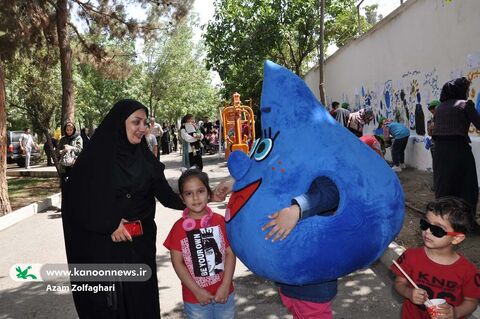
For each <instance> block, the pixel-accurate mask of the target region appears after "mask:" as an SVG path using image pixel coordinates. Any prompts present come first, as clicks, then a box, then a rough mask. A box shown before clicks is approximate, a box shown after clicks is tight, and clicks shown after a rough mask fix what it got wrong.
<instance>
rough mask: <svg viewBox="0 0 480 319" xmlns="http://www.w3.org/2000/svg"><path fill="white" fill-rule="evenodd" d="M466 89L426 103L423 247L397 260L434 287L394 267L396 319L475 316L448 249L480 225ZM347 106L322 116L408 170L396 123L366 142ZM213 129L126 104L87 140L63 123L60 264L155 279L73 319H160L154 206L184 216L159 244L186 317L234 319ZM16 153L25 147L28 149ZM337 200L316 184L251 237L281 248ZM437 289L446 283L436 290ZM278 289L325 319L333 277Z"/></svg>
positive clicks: (119, 291)
mask: <svg viewBox="0 0 480 319" xmlns="http://www.w3.org/2000/svg"><path fill="white" fill-rule="evenodd" d="M469 85H470V82H469V81H468V80H467V79H465V78H460V79H456V80H453V81H449V82H447V83H446V84H445V85H444V86H443V88H442V92H441V96H440V100H439V101H432V102H431V103H429V110H430V111H431V112H432V114H433V115H434V117H433V119H432V120H431V121H429V122H428V123H427V131H428V134H429V135H430V136H431V137H432V143H431V144H430V150H431V152H432V157H433V169H434V189H435V197H436V200H435V201H433V202H431V203H429V204H428V205H427V207H426V213H425V215H424V216H423V218H422V219H421V221H420V225H419V227H420V229H421V231H422V236H423V239H424V246H423V247H421V248H411V249H408V250H407V251H406V252H405V253H404V254H403V255H402V256H401V257H400V258H399V259H398V261H397V262H398V264H399V265H401V266H402V268H403V269H404V270H406V271H407V273H408V274H409V275H410V276H412V277H414V278H415V279H417V280H420V279H419V278H421V277H424V278H427V277H428V278H431V280H427V279H425V280H422V281H421V282H419V283H421V285H419V286H418V287H414V286H412V285H411V283H409V281H408V280H407V278H406V277H405V275H404V274H403V272H401V271H400V270H399V269H398V268H396V266H392V271H393V272H394V274H395V275H396V279H395V284H394V285H395V289H396V290H397V292H398V293H399V294H400V295H401V296H403V297H404V298H405V301H404V303H403V308H402V318H427V312H426V308H425V306H424V304H425V303H426V302H428V301H429V299H434V298H443V299H445V300H446V303H444V304H443V305H440V306H439V307H438V309H437V310H438V312H439V313H441V314H442V318H462V317H464V316H467V315H469V314H471V313H472V312H473V311H474V310H475V309H476V307H477V304H478V298H480V284H478V283H477V277H478V274H477V268H476V266H475V265H473V264H472V263H470V262H469V261H468V260H467V259H466V258H464V257H463V256H462V255H460V254H458V253H457V252H456V250H455V249H454V248H455V247H456V245H458V244H460V243H461V242H463V241H464V240H465V238H466V235H467V233H468V232H469V231H471V230H475V229H476V228H477V224H476V220H475V216H476V204H477V201H478V183H477V175H476V167H475V160H474V158H473V154H472V152H471V147H470V145H469V142H470V140H469V137H468V128H469V126H470V123H473V124H474V126H475V127H477V128H480V115H479V114H478V113H477V111H476V109H475V107H474V105H473V102H471V101H469V100H467V97H468V94H467V93H468V90H469ZM348 107H349V105H348V104H346V103H344V104H343V105H342V106H340V104H339V103H338V102H334V103H333V104H332V110H331V113H330V114H331V115H332V116H333V118H334V119H335V120H336V121H338V122H339V124H340V125H342V126H344V127H345V128H346V129H348V130H349V131H351V132H352V133H353V134H355V135H356V136H357V137H359V138H360V139H361V140H362V141H363V142H364V143H366V144H367V145H369V146H370V147H371V148H372V149H373V150H374V151H375V152H376V153H377V154H378V155H379V156H382V157H383V155H384V153H385V148H387V147H390V146H391V149H392V161H393V166H392V169H393V170H394V171H396V172H401V170H402V169H404V168H405V167H406V165H405V164H406V163H405V149H406V146H407V144H408V140H409V137H410V130H409V129H408V128H407V127H405V125H403V124H402V123H399V122H397V121H394V120H393V119H388V118H384V117H380V118H379V120H378V127H377V130H375V133H374V134H373V135H367V134H364V126H365V125H368V124H369V123H370V122H371V121H372V120H373V119H374V114H373V111H372V110H371V109H360V110H358V111H356V112H352V111H350V110H348ZM218 129H219V128H218V126H217V125H215V124H213V123H211V122H210V121H208V119H206V120H205V121H199V122H195V119H194V116H193V115H192V114H186V115H185V116H184V117H183V118H182V120H181V126H180V128H179V130H178V131H177V129H176V126H175V125H168V124H163V125H160V124H158V123H156V122H155V118H153V117H150V118H149V117H148V109H147V108H146V107H145V106H144V105H143V104H141V103H140V102H138V101H135V100H122V101H119V102H117V103H116V104H115V105H114V106H113V107H112V109H111V111H110V112H109V113H108V115H107V116H106V117H105V118H104V119H103V121H102V122H101V124H100V125H99V126H98V128H97V129H96V130H95V133H94V134H93V135H90V134H89V132H88V130H83V129H82V130H81V133H80V134H79V133H77V130H76V127H75V125H74V124H73V123H71V122H67V123H65V125H64V132H65V135H64V136H62V138H61V139H60V140H59V141H58V143H57V144H56V145H54V148H55V150H53V151H52V150H51V149H49V154H50V155H51V156H53V154H56V156H57V158H58V159H59V160H58V161H59V164H60V165H61V166H62V170H61V174H62V184H61V185H62V195H63V196H62V197H63V198H62V217H63V227H64V236H65V246H66V252H67V259H68V263H69V264H88V263H97V264H100V263H107V264H110V263H115V264H145V265H148V266H149V267H150V269H151V270H152V272H151V274H152V275H151V277H150V278H149V279H148V280H146V281H143V282H126V281H116V282H114V283H113V285H114V286H115V289H114V291H113V292H112V291H104V292H99V293H95V294H93V293H85V292H74V293H73V297H74V301H75V306H76V309H77V312H78V314H79V316H80V318H98V317H101V318H160V305H159V295H158V294H159V293H158V283H157V276H156V269H157V267H156V246H155V245H156V236H157V235H156V225H155V221H154V217H155V200H158V201H160V202H161V203H162V204H163V205H164V206H166V207H170V208H173V209H176V210H179V211H183V213H179V219H178V221H177V222H176V223H175V224H174V225H173V226H172V229H171V231H170V233H169V235H168V236H167V238H166V239H165V240H164V246H165V247H166V248H168V249H169V250H170V253H171V262H172V265H173V267H174V269H175V271H176V273H177V275H178V277H179V279H180V280H181V283H182V292H183V302H184V311H185V314H186V316H187V318H217V317H218V318H234V317H235V297H234V296H235V295H234V286H233V274H234V270H235V260H236V257H235V254H234V252H233V251H232V249H231V248H230V243H229V241H228V237H227V235H226V227H225V221H224V219H223V217H222V216H221V215H218V214H216V213H215V212H213V211H212V209H211V208H210V207H209V206H208V202H210V201H223V200H225V198H226V195H227V194H228V193H229V192H231V191H232V184H233V180H227V181H223V182H221V183H220V185H218V186H217V188H215V189H214V190H212V189H211V188H210V185H209V179H208V175H207V174H206V173H204V172H202V169H203V160H202V154H204V153H205V152H210V151H213V152H215V151H217V150H218V147H219V132H218ZM178 144H180V145H181V146H182V150H183V151H182V154H183V156H182V166H183V170H182V175H181V176H180V178H179V180H178V189H179V193H178V194H177V193H175V192H174V191H173V190H172V188H171V187H170V186H169V184H168V182H167V181H166V178H165V175H164V169H165V166H164V165H163V164H162V163H161V161H160V160H161V159H160V155H161V154H168V153H169V152H172V151H177V149H178ZM22 145H23V146H22V147H24V148H27V147H34V145H32V144H31V143H30V142H29V141H26V142H24V143H23V144H22ZM68 157H71V159H69V158H68ZM339 200H340V198H339V190H338V189H337V188H336V186H335V184H334V183H333V182H332V180H330V179H328V178H325V177H321V178H318V179H317V180H315V181H314V183H312V186H311V187H310V189H309V190H308V191H307V192H306V193H305V194H302V195H300V196H298V197H295V198H292V202H291V206H289V207H285V208H283V209H281V210H280V211H278V212H276V213H274V214H272V215H271V216H270V218H271V220H270V221H269V222H268V223H267V224H266V225H264V226H263V228H262V229H259V231H266V232H267V234H266V240H272V241H273V242H275V241H277V240H283V239H285V238H286V237H287V236H288V235H289V234H290V232H291V231H292V229H294V228H295V226H296V224H297V223H298V222H299V221H300V220H302V219H306V218H310V217H311V216H315V215H318V214H322V215H328V214H333V213H334V212H335V210H336V209H337V207H338V205H339ZM312 207H315V210H313V209H311V208H312ZM131 223H135V224H136V225H141V227H140V230H141V231H140V232H139V233H136V232H135V233H134V232H132V228H130V227H131ZM137 230H138V229H137ZM434 278H436V279H434ZM72 280H73V279H72ZM77 281H78V279H75V282H76V283H81V282H80V281H78V282H77ZM440 282H448V283H450V284H449V286H448V287H440V286H439V285H438V283H440ZM277 285H278V287H279V293H280V297H281V300H282V302H283V304H284V305H285V306H286V307H287V309H288V310H289V311H290V312H291V313H292V314H293V315H294V318H320V319H321V318H325V319H328V318H332V309H331V302H332V300H333V298H334V297H335V296H336V294H337V281H336V280H333V281H329V282H323V283H317V284H315V285H311V286H309V287H307V289H306V287H305V286H302V287H301V288H300V287H299V286H294V285H293V286H292V285H285V284H283V283H277Z"/></svg>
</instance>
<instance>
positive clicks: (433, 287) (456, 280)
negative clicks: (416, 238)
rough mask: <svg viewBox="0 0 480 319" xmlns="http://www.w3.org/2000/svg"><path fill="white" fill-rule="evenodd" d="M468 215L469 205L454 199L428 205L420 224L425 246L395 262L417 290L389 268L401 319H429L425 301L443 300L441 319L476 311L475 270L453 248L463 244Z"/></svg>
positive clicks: (477, 279)
mask: <svg viewBox="0 0 480 319" xmlns="http://www.w3.org/2000/svg"><path fill="white" fill-rule="evenodd" d="M469 212H470V208H469V205H468V204H467V203H466V202H465V201H463V200H462V199H460V198H456V197H450V196H449V197H443V198H439V199H437V200H435V201H434V202H431V203H429V204H428V205H427V213H426V215H425V217H424V218H422V219H421V220H420V229H421V230H422V237H423V241H424V246H423V247H419V248H410V249H407V250H406V251H405V252H404V253H403V254H402V255H401V256H400V257H399V258H398V259H397V262H398V263H399V264H400V266H401V267H402V268H403V270H405V272H406V273H407V274H408V275H409V276H410V278H412V280H413V281H414V282H415V283H416V284H417V286H418V287H419V289H415V288H413V287H412V285H411V284H410V283H409V282H408V281H407V279H406V278H405V276H404V275H403V274H402V273H401V271H400V270H399V269H398V268H397V267H396V266H395V265H392V268H391V269H392V271H393V272H394V273H395V275H396V279H395V289H396V290H397V292H398V293H399V294H400V295H402V296H403V297H405V299H404V301H403V306H402V318H403V319H417V318H418V319H423V318H424V319H428V318H430V317H429V315H428V314H427V311H426V308H425V306H424V302H425V301H426V300H427V298H428V299H434V298H443V299H445V300H446V302H447V303H446V304H443V305H440V306H438V307H439V310H438V312H439V313H441V317H440V318H446V319H460V318H464V317H466V316H468V315H469V314H471V313H473V312H474V311H475V309H476V308H477V305H478V301H477V299H478V298H480V287H479V286H480V275H479V273H478V270H477V267H476V266H475V265H474V264H472V263H471V262H470V261H468V260H467V259H466V258H465V257H463V256H462V255H460V254H458V253H457V252H456V251H455V248H454V247H455V245H458V244H460V243H461V242H462V241H463V240H465V232H466V231H467V228H468V225H470V222H469V215H470V213H469Z"/></svg>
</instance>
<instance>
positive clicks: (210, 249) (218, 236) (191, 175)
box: [163, 169, 236, 319]
mask: <svg viewBox="0 0 480 319" xmlns="http://www.w3.org/2000/svg"><path fill="white" fill-rule="evenodd" d="M178 188H179V192H180V196H181V198H182V200H183V202H184V203H185V205H186V206H187V208H186V209H185V210H184V212H183V216H182V218H180V219H179V220H178V221H177V222H176V223H175V224H174V225H173V227H172V229H171V230H170V233H169V234H168V237H167V239H166V240H165V242H164V244H163V245H164V246H165V247H166V248H167V249H169V250H170V254H171V259H172V264H173V268H174V269H175V272H176V273H177V276H178V278H180V280H181V282H182V294H183V302H184V310H185V314H186V316H187V318H196V319H201V318H203V319H207V318H225V319H227V318H234V317H235V301H234V294H233V283H232V278H233V273H234V270H235V262H236V257H235V255H234V253H233V251H232V249H231V248H230V243H229V242H228V239H227V235H226V228H225V221H224V218H223V216H221V215H219V214H216V213H213V212H212V210H211V209H210V208H209V207H208V206H207V203H208V200H209V198H210V197H211V195H212V191H211V189H210V186H209V183H208V175H207V174H206V173H203V172H201V171H199V170H197V169H190V170H187V171H185V172H184V173H183V174H182V176H180V179H179V180H178Z"/></svg>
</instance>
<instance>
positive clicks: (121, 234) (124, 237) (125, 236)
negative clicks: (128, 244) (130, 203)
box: [110, 218, 132, 243]
mask: <svg viewBox="0 0 480 319" xmlns="http://www.w3.org/2000/svg"><path fill="white" fill-rule="evenodd" d="M127 222H128V220H126V219H123V218H122V220H121V221H120V224H119V225H118V228H117V229H116V230H115V231H114V232H113V233H112V235H111V236H110V237H111V238H112V241H113V242H114V243H121V242H124V241H132V236H130V234H129V233H128V231H127V229H126V228H125V227H124V226H123V223H127Z"/></svg>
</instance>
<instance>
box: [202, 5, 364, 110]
mask: <svg viewBox="0 0 480 319" xmlns="http://www.w3.org/2000/svg"><path fill="white" fill-rule="evenodd" d="M356 16H357V15H356V7H355V3H354V0H327V1H326V19H325V47H327V46H328V45H329V44H330V43H335V44H337V45H338V46H341V45H344V44H345V43H346V42H347V41H348V40H349V39H351V38H352V37H354V36H355V34H356V30H357V18H356ZM363 20H364V19H363ZM363 20H362V21H363ZM319 21H320V17H319V10H318V0H281V1H278V0H267V1H265V0H217V1H216V2H215V15H214V19H213V21H211V22H210V23H209V24H208V26H207V32H206V34H205V41H206V45H207V67H208V68H209V69H212V70H215V71H217V72H218V73H219V75H220V78H221V79H222V80H223V82H224V85H225V92H224V97H225V98H227V99H230V96H231V94H232V93H233V92H234V91H238V92H239V93H240V94H242V95H243V96H251V97H252V98H253V99H254V101H258V100H259V98H260V91H261V83H262V82H261V79H262V67H263V61H264V60H265V59H271V60H273V61H274V62H277V63H279V64H281V65H284V66H286V67H287V68H289V69H291V70H293V71H294V72H295V73H296V74H298V75H300V76H303V75H304V74H305V72H306V71H307V70H308V68H309V66H311V64H312V62H314V60H315V52H316V49H317V46H318V43H319ZM362 25H365V23H362Z"/></svg>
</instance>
